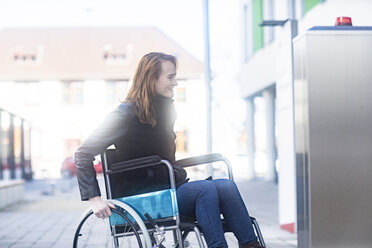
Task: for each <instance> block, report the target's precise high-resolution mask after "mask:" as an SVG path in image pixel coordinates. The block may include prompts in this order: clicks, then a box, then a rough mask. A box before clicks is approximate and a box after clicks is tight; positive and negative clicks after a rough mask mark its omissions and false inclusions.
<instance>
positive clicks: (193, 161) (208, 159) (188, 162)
mask: <svg viewBox="0 0 372 248" xmlns="http://www.w3.org/2000/svg"><path fill="white" fill-rule="evenodd" d="M219 161H222V162H224V163H225V164H226V166H227V172H228V175H229V179H230V180H234V177H233V173H232V168H231V164H230V162H229V160H227V159H226V158H225V157H223V156H222V155H221V154H220V153H211V154H205V155H201V156H196V157H190V158H185V159H181V160H177V161H176V162H174V164H175V165H178V166H181V167H184V168H186V167H190V166H195V165H202V164H209V163H214V162H219Z"/></svg>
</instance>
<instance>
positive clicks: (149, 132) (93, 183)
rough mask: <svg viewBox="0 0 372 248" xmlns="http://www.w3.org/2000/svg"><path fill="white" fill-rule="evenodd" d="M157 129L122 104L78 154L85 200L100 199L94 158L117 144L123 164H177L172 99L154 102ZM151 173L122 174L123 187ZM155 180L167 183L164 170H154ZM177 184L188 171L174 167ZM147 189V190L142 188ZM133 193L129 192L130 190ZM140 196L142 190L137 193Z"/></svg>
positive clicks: (131, 106)
mask: <svg viewBox="0 0 372 248" xmlns="http://www.w3.org/2000/svg"><path fill="white" fill-rule="evenodd" d="M155 113H156V125H155V126H154V127H152V126H151V125H149V124H145V123H141V122H140V121H139V119H138V117H137V115H136V111H135V106H134V105H133V104H131V103H123V104H121V105H119V106H118V107H117V108H116V109H115V110H114V111H112V112H111V113H110V114H109V115H108V116H107V117H106V118H105V120H104V121H103V123H102V124H101V125H100V126H99V127H98V128H97V129H96V130H94V131H93V133H92V134H91V135H90V136H89V137H88V138H87V139H85V141H84V142H83V143H82V145H81V146H80V147H79V148H78V149H77V150H76V152H75V164H76V173H77V179H78V183H79V188H80V195H81V199H82V200H88V199H89V198H91V197H94V196H100V195H101V193H100V189H99V187H98V182H97V179H96V172H95V170H94V167H93V161H94V157H95V156H97V155H98V154H101V153H103V152H104V151H105V150H106V148H107V147H109V146H110V145H112V144H114V145H115V148H116V151H117V154H118V156H119V159H120V160H121V161H124V160H129V159H135V158H140V157H145V156H151V155H159V156H160V157H161V158H163V159H166V160H169V161H170V162H174V161H175V150H176V146H175V138H176V135H175V133H174V131H173V126H174V121H175V111H174V106H173V101H172V100H171V99H170V98H165V97H162V96H157V98H156V101H155ZM148 170H149V168H147V169H142V170H136V171H128V172H124V173H122V175H121V177H122V178H123V179H125V181H126V182H125V183H124V181H123V184H122V187H123V188H129V187H131V186H132V185H131V184H128V180H129V181H132V182H137V185H138V186H139V185H141V184H138V181H141V180H143V181H146V178H147V176H148V173H149V172H148ZM151 170H155V171H152V172H151V174H152V175H153V176H154V173H155V177H154V178H155V180H158V181H161V180H167V179H166V178H168V176H167V170H166V168H165V167H161V168H151ZM174 170H175V177H176V183H177V184H181V183H182V182H184V181H185V179H186V171H185V170H184V169H183V168H181V167H178V166H174ZM143 187H145V186H143ZM129 190H130V189H129ZM138 190H139V192H140V191H141V189H138Z"/></svg>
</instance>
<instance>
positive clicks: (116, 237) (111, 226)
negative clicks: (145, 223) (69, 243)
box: [73, 208, 146, 248]
mask: <svg viewBox="0 0 372 248" xmlns="http://www.w3.org/2000/svg"><path fill="white" fill-rule="evenodd" d="M111 211H112V214H113V215H112V217H110V220H109V218H106V219H100V218H97V217H96V216H95V215H94V214H93V211H89V212H88V213H86V214H85V216H84V217H83V218H82V220H81V222H80V223H79V225H78V228H77V230H76V232H75V237H74V244H73V247H74V248H80V247H89V248H90V247H97V248H101V247H102V248H103V247H127V248H129V247H133V248H137V247H139V248H142V247H146V244H145V242H144V241H143V239H141V236H140V233H141V230H140V229H139V227H138V225H136V224H135V223H134V222H133V218H132V217H131V215H130V214H129V213H128V212H127V211H124V210H122V209H120V208H118V209H111ZM123 219H124V220H125V221H123ZM123 222H124V223H123Z"/></svg>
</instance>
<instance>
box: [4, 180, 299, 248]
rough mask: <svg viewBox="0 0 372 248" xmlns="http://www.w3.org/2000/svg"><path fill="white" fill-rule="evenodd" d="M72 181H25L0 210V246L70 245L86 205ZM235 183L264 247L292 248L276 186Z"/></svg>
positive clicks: (232, 241)
mask: <svg viewBox="0 0 372 248" xmlns="http://www.w3.org/2000/svg"><path fill="white" fill-rule="evenodd" d="M73 180H74V181H73V182H68V181H66V180H57V181H47V180H42V181H40V180H39V181H33V182H30V183H27V184H26V186H25V187H26V188H25V199H24V201H23V202H22V203H20V204H18V205H17V206H15V207H14V206H13V207H10V208H7V209H5V210H2V211H0V247H4V248H5V247H7V248H8V247H9V248H10V247H12V248H27V247H34V248H44V247H48V248H50V247H71V246H72V240H73V236H74V232H75V229H76V227H77V224H78V222H79V219H80V217H81V214H82V213H83V212H84V210H85V209H86V208H87V207H88V203H87V202H81V201H80V196H79V192H78V188H77V184H76V182H75V180H76V179H73ZM70 183H72V184H70ZM237 184H238V187H239V189H240V191H241V194H242V196H243V199H244V200H245V202H246V205H247V207H248V211H249V213H250V214H251V215H253V216H254V217H256V219H257V220H258V222H259V224H260V227H261V230H262V233H263V235H264V239H265V242H266V245H267V247H269V248H270V247H271V248H284V247H296V240H297V237H296V234H291V233H288V232H286V231H283V230H281V229H280V228H279V224H278V196H277V191H278V190H277V186H276V185H275V184H273V183H267V182H263V181H244V180H243V181H242V180H240V181H239V180H237ZM227 240H228V242H229V245H230V247H238V245H237V242H236V240H235V238H234V237H233V235H232V234H228V235H227Z"/></svg>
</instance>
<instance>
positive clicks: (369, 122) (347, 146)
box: [293, 26, 372, 248]
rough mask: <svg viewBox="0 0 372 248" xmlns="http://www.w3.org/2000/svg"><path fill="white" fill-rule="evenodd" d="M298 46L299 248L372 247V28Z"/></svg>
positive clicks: (322, 35)
mask: <svg viewBox="0 0 372 248" xmlns="http://www.w3.org/2000/svg"><path fill="white" fill-rule="evenodd" d="M293 42H294V74H295V75H294V77H295V79H294V95H295V146H296V168H297V172H296V173H297V228H298V246H299V247H305V248H307V247H314V248H317V247H327V248H332V247H348V248H349V247H372V27H350V26H349V27H346V26H339V27H313V28H311V29H309V30H308V31H306V33H305V34H304V35H302V36H299V37H297V38H295V39H294V40H293Z"/></svg>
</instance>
